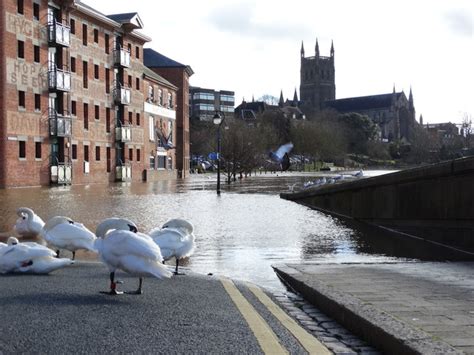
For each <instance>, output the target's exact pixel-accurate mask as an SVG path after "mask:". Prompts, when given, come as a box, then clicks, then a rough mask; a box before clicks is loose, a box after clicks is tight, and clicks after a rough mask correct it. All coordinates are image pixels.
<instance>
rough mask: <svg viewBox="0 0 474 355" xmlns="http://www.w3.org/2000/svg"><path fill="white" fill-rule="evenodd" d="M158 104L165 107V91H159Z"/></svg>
mask: <svg viewBox="0 0 474 355" xmlns="http://www.w3.org/2000/svg"><path fill="white" fill-rule="evenodd" d="M158 103H159V104H160V105H161V106H163V90H161V89H159V90H158Z"/></svg>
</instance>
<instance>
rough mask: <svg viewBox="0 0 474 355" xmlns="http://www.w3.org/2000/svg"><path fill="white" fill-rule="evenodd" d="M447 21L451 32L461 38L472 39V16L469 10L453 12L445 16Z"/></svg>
mask: <svg viewBox="0 0 474 355" xmlns="http://www.w3.org/2000/svg"><path fill="white" fill-rule="evenodd" d="M445 19H446V22H447V25H448V27H449V28H450V29H451V31H452V32H453V33H454V34H456V35H460V36H466V37H472V16H471V15H470V11H468V10H461V9H457V10H452V11H450V12H447V13H446V14H445Z"/></svg>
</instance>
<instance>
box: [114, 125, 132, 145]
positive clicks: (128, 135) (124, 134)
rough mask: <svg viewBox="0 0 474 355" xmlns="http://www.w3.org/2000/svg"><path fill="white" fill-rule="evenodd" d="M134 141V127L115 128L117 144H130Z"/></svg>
mask: <svg viewBox="0 0 474 355" xmlns="http://www.w3.org/2000/svg"><path fill="white" fill-rule="evenodd" d="M131 140H132V127H130V126H128V125H123V126H120V127H115V141H116V142H121V143H125V142H130V141H131Z"/></svg>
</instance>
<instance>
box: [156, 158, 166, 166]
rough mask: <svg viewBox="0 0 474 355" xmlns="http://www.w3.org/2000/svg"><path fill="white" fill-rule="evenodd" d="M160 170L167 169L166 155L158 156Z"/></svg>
mask: <svg viewBox="0 0 474 355" xmlns="http://www.w3.org/2000/svg"><path fill="white" fill-rule="evenodd" d="M158 169H166V155H158Z"/></svg>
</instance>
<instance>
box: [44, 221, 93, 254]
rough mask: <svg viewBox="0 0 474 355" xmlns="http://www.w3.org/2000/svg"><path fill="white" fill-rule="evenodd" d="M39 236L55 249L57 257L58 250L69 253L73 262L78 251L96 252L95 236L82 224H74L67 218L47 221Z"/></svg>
mask: <svg viewBox="0 0 474 355" xmlns="http://www.w3.org/2000/svg"><path fill="white" fill-rule="evenodd" d="M40 236H41V237H42V238H43V239H44V240H46V241H47V242H48V244H50V245H51V246H52V247H54V248H55V249H56V256H58V257H59V249H66V250H69V251H71V252H72V259H73V260H74V259H75V257H76V250H78V249H86V250H90V251H94V252H95V251H96V250H95V248H94V241H95V240H96V236H95V234H94V233H92V232H91V231H90V230H89V229H87V228H86V227H85V226H84V225H83V224H82V223H78V222H75V221H73V220H72V219H70V218H68V217H63V216H56V217H53V218H51V219H50V220H48V222H46V224H45V225H44V227H43V228H42V229H41V232H40Z"/></svg>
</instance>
